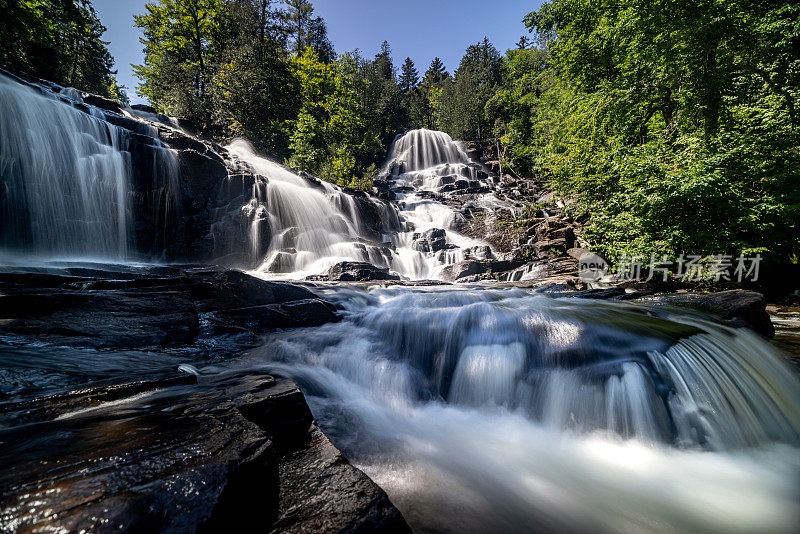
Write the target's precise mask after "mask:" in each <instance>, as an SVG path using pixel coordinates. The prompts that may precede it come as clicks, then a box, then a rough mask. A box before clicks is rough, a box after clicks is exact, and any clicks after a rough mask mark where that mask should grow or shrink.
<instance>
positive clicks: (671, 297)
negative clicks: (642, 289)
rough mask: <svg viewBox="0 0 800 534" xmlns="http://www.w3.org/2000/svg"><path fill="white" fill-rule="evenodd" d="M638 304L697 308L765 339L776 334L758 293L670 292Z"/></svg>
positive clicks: (762, 297) (764, 301)
mask: <svg viewBox="0 0 800 534" xmlns="http://www.w3.org/2000/svg"><path fill="white" fill-rule="evenodd" d="M639 302H647V303H655V304H668V305H673V306H681V307H688V308H695V309H698V310H701V311H704V312H707V313H710V314H712V315H714V316H717V317H719V318H720V319H723V320H725V321H729V322H730V323H731V324H733V325H734V326H747V327H749V328H751V329H752V330H754V331H756V332H758V333H759V334H761V335H762V336H764V337H768V338H771V337H772V336H774V335H775V327H774V326H773V324H772V321H771V320H770V317H769V313H767V310H766V307H767V301H766V299H765V298H764V295H762V294H761V293H757V292H755V291H747V290H744V289H732V290H729V291H720V292H718V293H671V294H660V295H651V296H647V297H643V298H641V299H639Z"/></svg>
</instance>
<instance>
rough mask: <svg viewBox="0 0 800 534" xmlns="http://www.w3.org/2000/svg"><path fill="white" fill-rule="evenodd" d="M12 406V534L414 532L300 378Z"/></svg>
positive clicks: (168, 382)
mask: <svg viewBox="0 0 800 534" xmlns="http://www.w3.org/2000/svg"><path fill="white" fill-rule="evenodd" d="M4 404H5V405H4V406H3V412H4V413H3V415H2V417H3V425H4V426H5V427H6V428H4V429H3V430H0V442H2V446H3V453H2V455H0V487H2V494H3V499H2V505H1V506H0V525H2V526H3V527H2V528H3V530H7V531H16V532H29V531H39V530H42V531H69V532H90V531H94V532H111V531H116V532H119V531H126V532H375V531H383V532H406V531H409V530H408V527H407V526H406V524H405V521H404V520H403V518H402V516H401V515H400V513H399V512H398V511H397V509H395V508H394V506H393V505H392V504H391V502H390V501H389V499H388V497H387V496H386V494H385V493H384V492H383V490H381V489H380V488H379V487H378V486H377V485H375V484H374V483H373V482H372V481H371V480H370V479H369V478H368V477H367V476H366V475H364V474H363V473H362V472H361V471H359V470H358V469H356V468H355V467H353V466H352V465H350V463H349V462H348V461H347V460H346V459H345V458H344V457H342V455H341V454H340V453H339V451H338V450H337V449H336V448H335V447H334V446H333V445H331V443H330V442H329V441H328V439H327V438H326V437H325V436H324V435H323V434H322V432H321V431H320V430H319V429H318V428H317V426H316V425H315V424H314V422H313V419H312V416H311V413H310V411H309V409H308V406H307V405H306V403H305V400H304V398H303V395H302V393H301V392H300V390H299V389H298V387H297V386H296V385H295V384H294V383H293V382H291V381H289V380H284V379H280V378H273V377H271V376H269V375H263V374H262V375H259V374H246V373H245V374H228V375H222V376H215V377H213V378H208V379H204V378H203V377H202V376H201V377H200V378H199V379H198V378H197V377H196V376H194V375H184V376H175V377H170V378H163V379H161V380H150V381H132V382H127V383H121V384H114V385H95V386H92V387H87V388H82V389H78V390H74V391H70V392H67V393H63V394H58V395H52V396H42V397H37V398H34V399H29V400H24V401H19V402H16V403H4Z"/></svg>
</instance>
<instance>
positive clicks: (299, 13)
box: [286, 0, 314, 55]
mask: <svg viewBox="0 0 800 534" xmlns="http://www.w3.org/2000/svg"><path fill="white" fill-rule="evenodd" d="M286 7H287V8H288V11H287V12H286V20H287V22H288V30H289V34H290V35H294V36H295V39H296V41H295V43H296V45H295V52H296V53H297V54H298V55H299V54H302V53H303V49H304V48H305V45H306V44H307V41H306V37H307V36H306V33H307V27H308V24H309V22H311V14H312V13H313V12H314V6H313V5H311V2H310V1H309V0H286Z"/></svg>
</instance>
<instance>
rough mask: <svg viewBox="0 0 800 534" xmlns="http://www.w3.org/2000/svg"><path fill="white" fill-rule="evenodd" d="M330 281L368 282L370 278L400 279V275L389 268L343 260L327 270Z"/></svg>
mask: <svg viewBox="0 0 800 534" xmlns="http://www.w3.org/2000/svg"><path fill="white" fill-rule="evenodd" d="M327 279H328V280H329V281H331V282H369V281H371V280H400V276H399V275H397V274H395V273H392V272H390V271H389V269H385V268H380V267H375V266H374V265H372V264H371V263H366V262H357V261H343V262H339V263H337V264H336V265H334V266H332V267H331V268H330V269H329V270H328V276H327Z"/></svg>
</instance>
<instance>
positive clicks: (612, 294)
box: [575, 287, 625, 300]
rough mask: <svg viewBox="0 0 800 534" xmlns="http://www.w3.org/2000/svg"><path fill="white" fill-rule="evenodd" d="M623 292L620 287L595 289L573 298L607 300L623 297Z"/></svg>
mask: <svg viewBox="0 0 800 534" xmlns="http://www.w3.org/2000/svg"><path fill="white" fill-rule="evenodd" d="M624 295H625V290H624V289H623V288H621V287H608V288H595V289H587V290H586V291H581V292H580V293H578V294H576V295H575V296H576V297H577V298H580V299H595V300H609V299H613V298H618V297H623V296H624Z"/></svg>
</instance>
